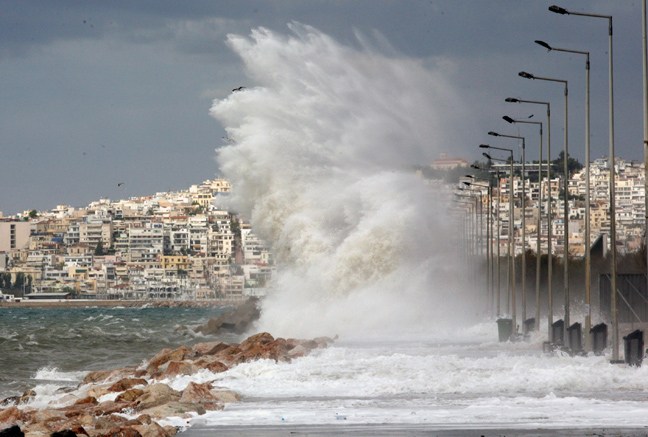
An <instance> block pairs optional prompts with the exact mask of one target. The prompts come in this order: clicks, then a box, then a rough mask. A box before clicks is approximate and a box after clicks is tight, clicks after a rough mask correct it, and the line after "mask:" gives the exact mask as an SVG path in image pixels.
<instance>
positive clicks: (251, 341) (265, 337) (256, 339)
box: [239, 332, 274, 351]
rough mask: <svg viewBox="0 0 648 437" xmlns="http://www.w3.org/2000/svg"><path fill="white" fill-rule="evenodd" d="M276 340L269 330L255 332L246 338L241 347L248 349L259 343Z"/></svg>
mask: <svg viewBox="0 0 648 437" xmlns="http://www.w3.org/2000/svg"><path fill="white" fill-rule="evenodd" d="M273 341H274V337H273V336H272V335H270V334H269V333H267V332H261V333H259V334H255V335H253V336H251V337H248V338H247V339H246V340H244V341H243V342H242V343H241V344H240V345H239V349H241V350H242V351H246V350H248V349H250V348H251V347H256V345H258V344H259V343H261V344H268V343H272V342H273Z"/></svg>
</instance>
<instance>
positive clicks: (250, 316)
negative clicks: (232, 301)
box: [194, 297, 261, 335]
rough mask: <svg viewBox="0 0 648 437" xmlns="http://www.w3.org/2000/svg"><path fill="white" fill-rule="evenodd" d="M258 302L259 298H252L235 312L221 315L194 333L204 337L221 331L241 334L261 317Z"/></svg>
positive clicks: (234, 310)
mask: <svg viewBox="0 0 648 437" xmlns="http://www.w3.org/2000/svg"><path fill="white" fill-rule="evenodd" d="M258 301H259V299H258V298H256V297H251V298H249V299H248V300H246V301H245V302H244V303H243V304H241V305H239V306H238V307H236V308H234V309H233V310H231V311H228V312H226V313H224V314H221V315H220V316H219V317H212V318H211V319H209V321H208V322H207V324H206V325H202V326H198V327H197V328H195V329H194V332H200V333H202V334H204V335H213V334H216V333H217V332H219V331H226V332H234V333H237V334H241V333H243V332H245V330H246V329H248V328H249V327H250V326H251V325H252V323H253V322H255V321H256V320H257V319H258V318H259V316H260V315H261V312H260V311H259V308H258V306H257V304H258Z"/></svg>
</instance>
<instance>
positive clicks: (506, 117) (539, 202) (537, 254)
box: [502, 115, 542, 330]
mask: <svg viewBox="0 0 648 437" xmlns="http://www.w3.org/2000/svg"><path fill="white" fill-rule="evenodd" d="M502 118H503V119H504V120H505V121H506V122H508V123H527V124H537V125H539V126H540V161H538V162H539V163H540V164H539V166H538V186H539V187H540V189H539V190H538V191H539V193H538V195H539V198H538V221H537V234H536V235H537V239H536V315H535V325H536V326H535V329H536V330H539V328H540V326H539V325H540V261H541V259H540V228H541V227H542V218H541V215H542V214H541V211H540V209H541V208H542V187H541V184H542V122H541V121H529V120H515V119H513V118H511V117H509V116H507V115H505V116H503V117H502ZM523 161H524V158H523ZM522 165H524V164H522ZM523 172H524V170H523ZM525 269H526V267H525Z"/></svg>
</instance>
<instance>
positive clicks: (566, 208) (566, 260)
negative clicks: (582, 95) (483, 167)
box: [518, 71, 570, 338]
mask: <svg viewBox="0 0 648 437" xmlns="http://www.w3.org/2000/svg"><path fill="white" fill-rule="evenodd" d="M518 75H519V76H520V77H524V78H525V79H538V80H546V81H549V82H560V83H563V84H564V85H565V140H564V142H565V151H564V156H563V159H564V166H563V168H564V171H565V175H564V184H563V189H564V191H565V198H564V204H563V216H564V217H563V226H564V232H563V261H564V267H565V273H564V276H565V277H564V285H565V319H564V322H565V323H564V325H565V326H564V336H563V338H567V329H568V328H569V326H570V324H569V203H568V201H567V199H568V198H569V171H568V167H567V157H568V156H569V154H568V153H567V152H568V146H567V144H568V140H567V138H568V131H567V129H568V118H567V108H568V104H567V103H568V100H567V98H568V94H569V91H568V87H567V81H566V80H562V79H552V78H549V77H540V76H534V75H532V74H530V73H527V72H525V71H520V72H519V73H518Z"/></svg>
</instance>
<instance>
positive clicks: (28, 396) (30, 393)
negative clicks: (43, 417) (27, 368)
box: [16, 390, 36, 405]
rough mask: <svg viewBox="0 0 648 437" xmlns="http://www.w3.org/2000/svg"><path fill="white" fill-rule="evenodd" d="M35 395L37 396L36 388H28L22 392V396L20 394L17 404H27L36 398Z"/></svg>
mask: <svg viewBox="0 0 648 437" xmlns="http://www.w3.org/2000/svg"><path fill="white" fill-rule="evenodd" d="M34 396H36V392H35V391H34V390H27V391H25V392H24V393H23V394H22V396H20V398H19V399H18V402H17V403H16V405H24V404H27V403H29V401H31V400H32V399H34Z"/></svg>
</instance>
